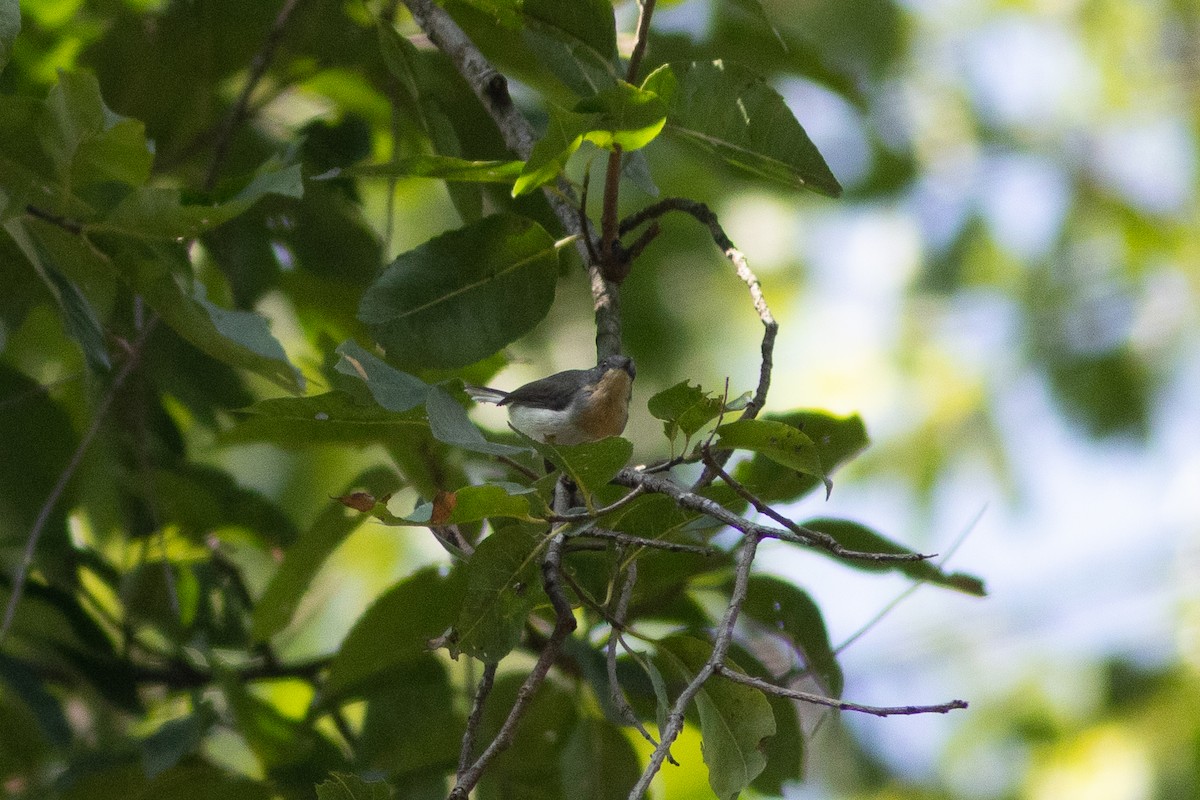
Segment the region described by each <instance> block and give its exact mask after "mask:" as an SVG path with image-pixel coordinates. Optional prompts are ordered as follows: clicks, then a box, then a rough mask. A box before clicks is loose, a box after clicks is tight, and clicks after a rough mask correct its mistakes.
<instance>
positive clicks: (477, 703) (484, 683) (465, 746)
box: [455, 662, 496, 781]
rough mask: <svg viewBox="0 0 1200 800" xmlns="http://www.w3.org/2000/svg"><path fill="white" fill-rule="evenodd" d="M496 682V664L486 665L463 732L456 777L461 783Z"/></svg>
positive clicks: (476, 688) (472, 754) (473, 751)
mask: <svg viewBox="0 0 1200 800" xmlns="http://www.w3.org/2000/svg"><path fill="white" fill-rule="evenodd" d="M495 680H496V662H491V663H489V664H484V665H483V675H482V676H480V678H479V685H478V686H477V687H475V699H474V701H473V702H472V703H471V714H470V715H469V716H468V717H467V728H466V730H465V731H463V738H462V749H461V750H460V751H459V754H458V771H457V772H456V773H455V775H456V778H457V779H458V780H460V781H461V780H462V777H463V774H464V773H465V772H466V771H467V767H468V766H470V764H471V759H472V757H473V756H474V753H475V737H476V735H478V733H479V723H481V722H482V721H483V708H484V704H485V703H487V698H488V695H489V694H491V692H492V684H493V683H494V682H495Z"/></svg>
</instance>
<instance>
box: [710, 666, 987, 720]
mask: <svg viewBox="0 0 1200 800" xmlns="http://www.w3.org/2000/svg"><path fill="white" fill-rule="evenodd" d="M716 671H717V672H718V673H719V674H720V675H722V676H724V677H726V678H728V679H729V680H731V681H734V682H736V683H742V684H745V685H746V686H753V687H754V688H755V689H758V690H759V691H761V692H765V693H767V694H773V695H775V696H777V697H786V698H788V699H789V700H799V701H800V702H802V703H813V704H815V705H820V706H828V707H829V708H836V709H838V710H839V711H858V712H860V713H863V714H873V715H874V716H876V717H895V716H902V715H910V716H911V715H914V714H946V713H949V712H951V711H955V710H958V709H960V708H966V707H967V701H966V700H951V701H950V702H948V703H938V704H937V705H930V706H865V705H862V704H861V703H849V702H846V701H845V700H836V699H834V698H832V697H825V696H824V695H819V694H812V693H811V692H801V691H797V690H795V689H788V688H786V687H783V686H776V685H775V684H773V683H770V682H769V681H764V680H762V679H761V678H755V677H753V676H751V675H746V674H745V673H742V672H738V671H737V670H735V669H730V668H729V667H728V666H726V665H724V664H722V665H721V666H719V667H718V668H717V670H716Z"/></svg>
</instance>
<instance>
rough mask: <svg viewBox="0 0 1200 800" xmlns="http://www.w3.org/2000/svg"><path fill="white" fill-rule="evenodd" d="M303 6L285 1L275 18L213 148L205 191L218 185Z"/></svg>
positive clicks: (296, 0)
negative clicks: (294, 15) (285, 31)
mask: <svg viewBox="0 0 1200 800" xmlns="http://www.w3.org/2000/svg"><path fill="white" fill-rule="evenodd" d="M300 3H301V0H285V2H284V4H283V7H282V8H281V9H279V13H278V14H277V15H276V16H275V21H274V22H273V23H272V24H271V28H270V30H268V31H267V38H266V39H265V40H264V41H263V45H262V47H260V48H259V50H258V52H257V53H256V54H255V56H254V60H253V61H251V62H250V74H249V76H248V77H247V78H246V85H245V86H243V87H242V92H241V94H240V95H238V99H237V102H235V103H234V104H233V108H231V109H230V110H229V113H228V114H226V115H225V120H224V121H223V122H222V123H221V128H220V130H219V131H218V132H217V143H216V145H214V147H213V157H212V161H210V162H209V164H208V172H207V173H206V174H205V176H204V190H205V191H209V192H211V191H212V188H213V187H214V186H215V185H216V184H217V175H219V174H220V172H221V167H222V166H223V165H224V163H225V157H226V156H227V155H228V154H229V146H230V144H232V142H233V134H234V132H235V131H236V130H237V126H238V125H240V124H242V120H243V119H245V117H246V109H247V108H249V106H250V95H251V94H253V93H254V89H255V87H257V86H258V82H259V81H261V80H262V78H263V76H264V75H266V73H267V68H268V67H269V66H271V60H272V59H273V58H274V57H275V51H276V50H278V49H279V44H280V42H282V41H283V29H284V28H285V27H286V26H287V23H288V19H289V18H290V17H291V16H292V12H293V11H295V10H296V6H298V5H299V4H300Z"/></svg>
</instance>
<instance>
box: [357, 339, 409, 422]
mask: <svg viewBox="0 0 1200 800" xmlns="http://www.w3.org/2000/svg"><path fill="white" fill-rule="evenodd" d="M337 353H338V355H340V356H341V360H340V361H338V362H337V366H336V369H337V371H338V372H340V373H342V374H343V375H353V376H354V377H357V378H359V379H360V380H361V381H362V382H363V383H365V384H367V388H368V389H370V390H371V396H372V397H374V398H375V402H376V403H379V405H381V406H383V407H384V408H386V409H387V410H388V411H392V412H396V413H400V412H404V411H409V410H411V409H413V408H416V407H417V406H419V405H421V404H422V403H424V402H425V398H426V396H427V395H428V394H429V390H430V387H429V384H427V383H425V382H424V381H422V380H420V379H419V378H415V377H413V376H412V375H409V374H408V373H407V372H401V371H400V370H398V369H396V368H395V367H393V366H392V365H391V364H388V363H387V362H386V361H384V360H383V359H381V358H380V357H379V356H376V355H374V354H373V353H369V352H367V351H366V350H364V349H363V347H362V346H361V345H359V343H358V342H355V341H347V342H343V343H342V344H341V345H340V346H339V347H338V349H337Z"/></svg>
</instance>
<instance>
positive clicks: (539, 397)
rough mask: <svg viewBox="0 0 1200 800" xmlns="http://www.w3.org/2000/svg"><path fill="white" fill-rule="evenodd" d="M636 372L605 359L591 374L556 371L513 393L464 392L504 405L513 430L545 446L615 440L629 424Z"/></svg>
mask: <svg viewBox="0 0 1200 800" xmlns="http://www.w3.org/2000/svg"><path fill="white" fill-rule="evenodd" d="M636 374H637V370H636V369H635V368H634V366H633V359H631V358H629V357H628V356H607V357H605V358H604V359H602V360H601V361H600V363H599V364H597V365H596V366H594V367H592V368H591V369H568V370H564V371H562V372H556V373H554V374H553V375H549V376H547V377H545V378H540V379H538V380H536V381H533V382H532V383H527V384H525V385H524V386H521V387H520V388H518V389H514V390H513V391H511V392H505V391H502V390H500V389H492V388H490V387H487V386H466V387H464V388H465V389H466V391H467V394H469V395H470V396H471V399H473V400H475V401H477V402H481V403H495V404H496V405H498V406H508V418H509V421H511V422H512V426H513V427H514V428H516V429H517V430H519V431H521V432H522V433H524V434H525V435H527V436H531V437H533V438H534V439H538V440H539V441H542V442H546V443H548V444H581V443H583V442H595V441H598V440H600V439H603V438H605V437H606V436H619V435H620V434H621V432H622V431H623V430H625V423H626V422H627V421H628V420H629V400H630V398H631V397H632V396H633V379H634V376H635V375H636Z"/></svg>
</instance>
